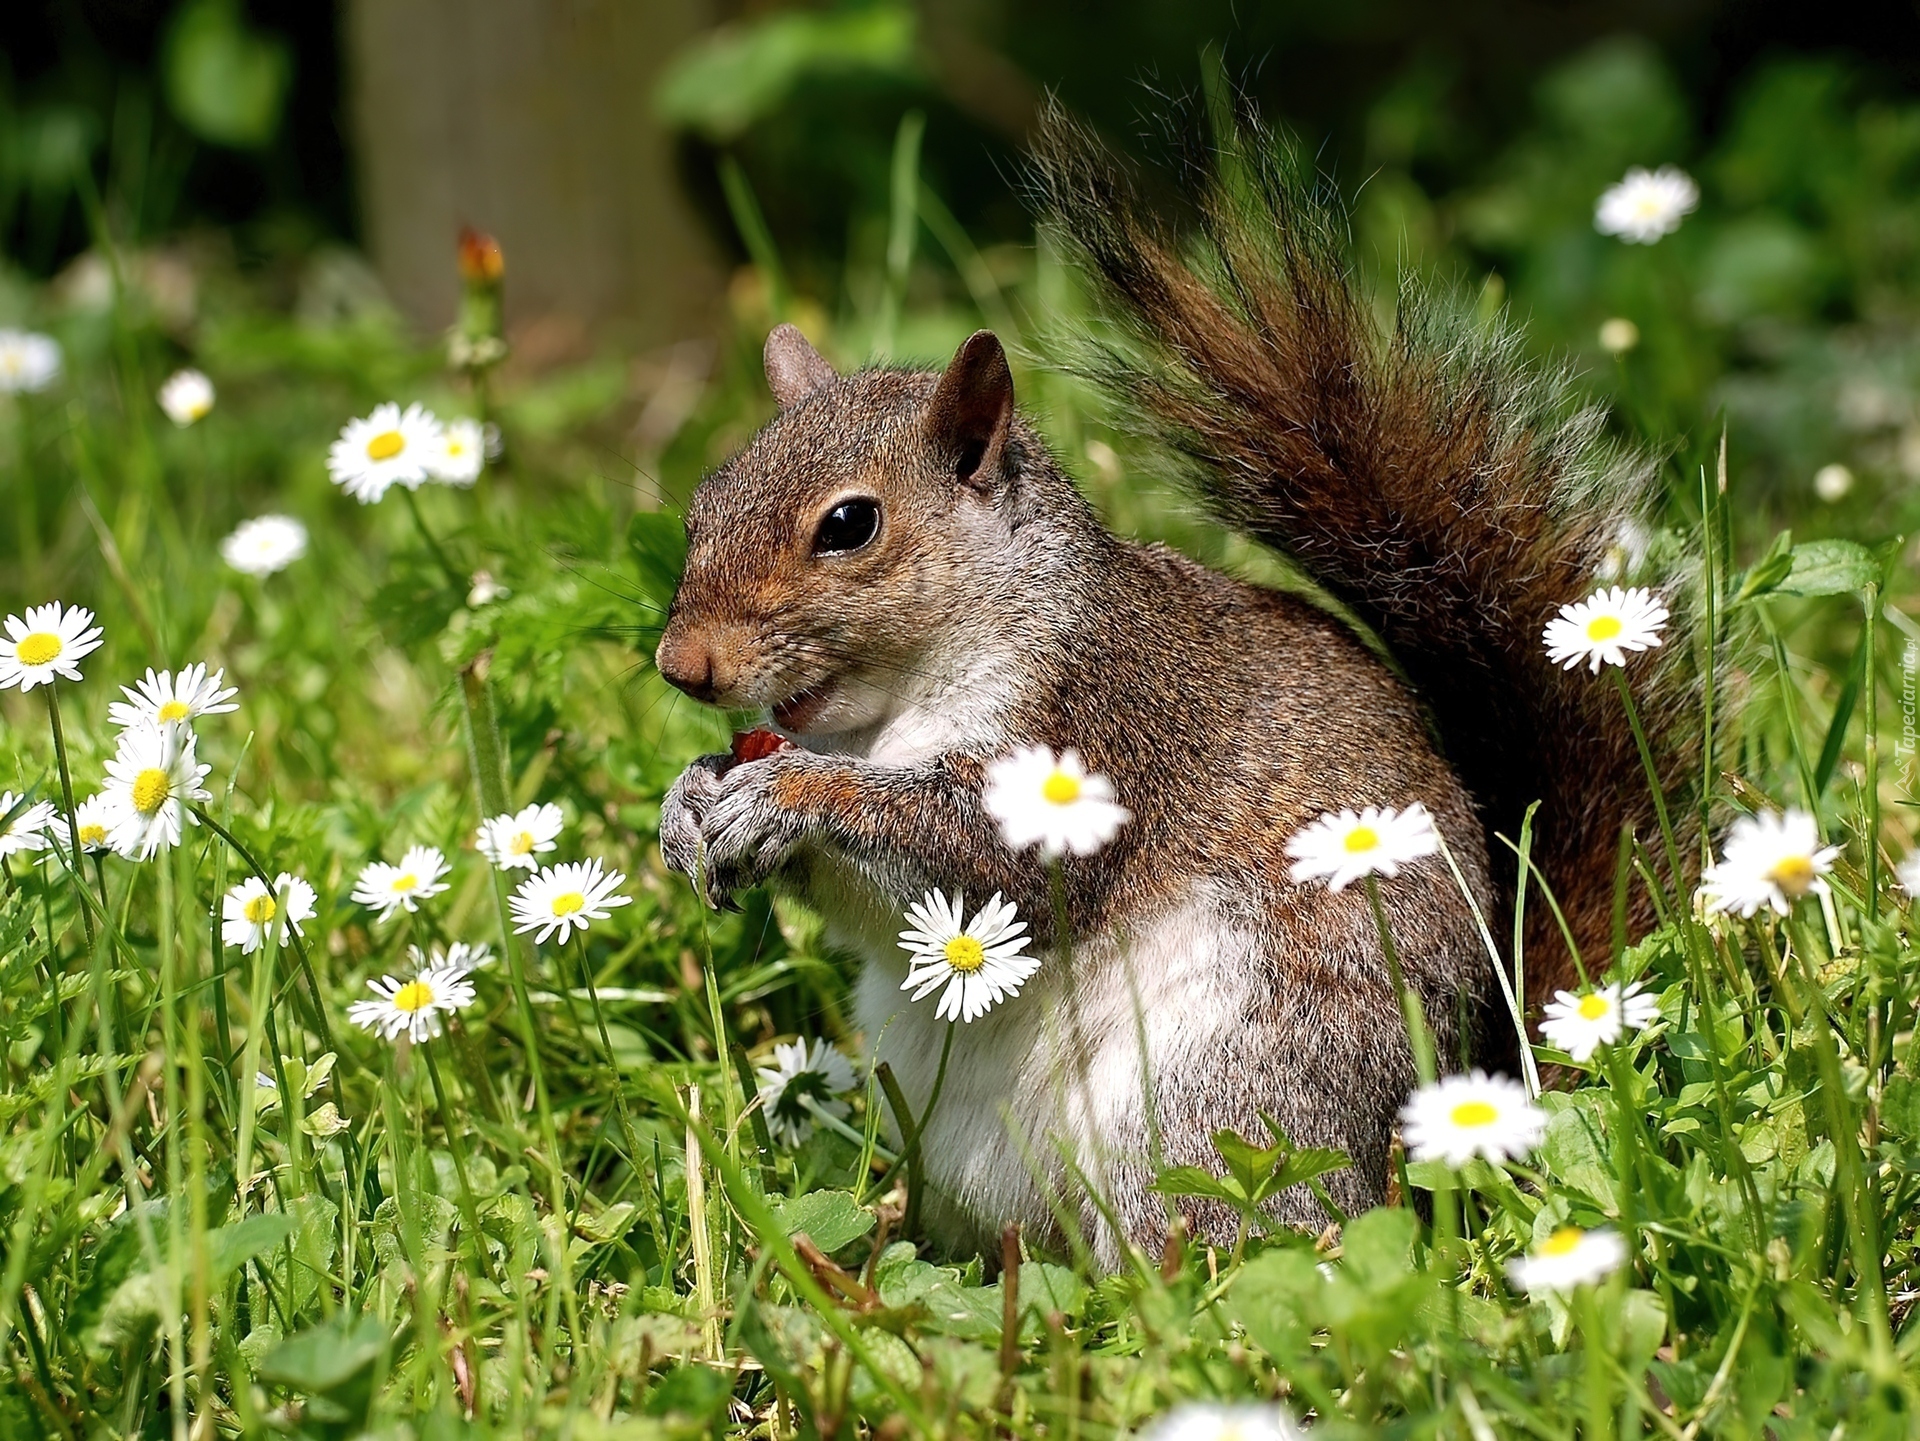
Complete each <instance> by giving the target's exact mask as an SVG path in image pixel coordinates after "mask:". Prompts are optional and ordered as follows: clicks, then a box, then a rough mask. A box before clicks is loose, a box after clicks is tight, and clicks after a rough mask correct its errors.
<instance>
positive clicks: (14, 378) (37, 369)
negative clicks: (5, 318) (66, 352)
mask: <svg viewBox="0 0 1920 1441" xmlns="http://www.w3.org/2000/svg"><path fill="white" fill-rule="evenodd" d="M59 378H60V342H59V341H57V340H55V339H54V338H53V337H52V336H51V335H40V334H37V333H36V332H34V331H31V330H0V395H26V394H31V393H33V392H36V391H41V390H45V389H46V388H47V387H48V386H50V385H52V384H53V383H54V381H56V380H58V379H59Z"/></svg>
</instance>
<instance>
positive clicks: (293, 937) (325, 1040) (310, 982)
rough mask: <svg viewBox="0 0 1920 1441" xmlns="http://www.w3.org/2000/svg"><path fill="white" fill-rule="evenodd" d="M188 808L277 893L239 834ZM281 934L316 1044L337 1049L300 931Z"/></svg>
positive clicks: (196, 808) (269, 891)
mask: <svg viewBox="0 0 1920 1441" xmlns="http://www.w3.org/2000/svg"><path fill="white" fill-rule="evenodd" d="M192 809H193V813H194V815H196V816H198V817H199V818H200V820H201V821H203V822H204V823H205V824H206V825H207V827H208V828H209V829H210V830H212V832H213V833H214V834H215V835H216V836H218V837H220V839H221V840H223V841H225V842H226V843H227V844H228V845H230V846H232V847H233V849H234V853H235V854H236V855H238V856H239V857H240V859H241V860H243V861H245V862H246V863H247V869H248V870H250V871H252V872H253V873H254V874H255V875H256V876H258V877H259V878H260V884H261V885H263V886H265V887H266V888H267V894H269V895H278V894H279V891H278V890H277V889H276V888H275V886H274V883H273V877H272V876H270V875H268V874H267V872H266V868H265V867H264V866H262V865H261V864H260V862H259V861H257V860H255V859H254V856H253V852H252V851H250V850H248V849H247V848H246V847H245V846H244V845H242V844H241V843H240V839H239V837H237V836H235V835H234V833H233V832H232V831H230V830H228V829H227V828H226V827H225V826H223V825H221V824H220V822H218V821H216V820H215V819H214V818H213V817H212V816H210V815H208V814H207V812H206V811H205V810H204V809H203V808H202V807H200V806H194V807H193V808H192ZM285 935H286V939H287V940H288V941H290V942H292V944H293V954H294V955H295V957H297V958H298V960H299V962H300V976H301V979H302V980H304V981H305V982H306V983H307V990H308V992H309V994H310V996H311V999H312V1010H311V1012H310V1014H309V1015H308V1017H307V1020H308V1023H309V1024H311V1025H312V1027H313V1033H314V1034H315V1035H316V1036H318V1037H319V1038H320V1044H321V1046H322V1047H323V1048H324V1049H326V1050H329V1051H337V1050H338V1049H339V1048H338V1047H337V1046H335V1045H334V1043H333V1027H332V1026H331V1025H330V1024H329V1023H328V1021H327V1002H326V998H325V997H324V996H322V995H321V994H320V980H319V978H318V977H317V976H315V975H314V973H313V964H312V962H310V961H309V960H308V959H307V948H306V946H305V945H303V944H302V943H301V940H300V933H299V932H298V931H297V930H295V929H294V928H293V927H292V926H291V925H289V926H287V927H286V930H285Z"/></svg>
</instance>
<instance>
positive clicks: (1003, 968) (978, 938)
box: [900, 891, 1040, 1021]
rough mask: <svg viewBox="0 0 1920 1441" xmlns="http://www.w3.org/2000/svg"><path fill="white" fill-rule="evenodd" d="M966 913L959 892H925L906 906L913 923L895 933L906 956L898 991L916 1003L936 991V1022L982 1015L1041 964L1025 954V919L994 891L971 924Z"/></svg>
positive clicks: (1017, 988)
mask: <svg viewBox="0 0 1920 1441" xmlns="http://www.w3.org/2000/svg"><path fill="white" fill-rule="evenodd" d="M965 914H966V898H965V897H964V896H963V895H961V894H959V893H958V892H956V893H955V894H954V896H953V899H952V900H948V899H947V897H946V895H945V893H943V892H941V891H928V892H927V894H926V895H925V897H923V898H922V899H921V900H920V901H918V902H916V903H914V904H913V905H910V906H908V907H907V915H906V919H907V920H908V921H910V922H911V923H912V924H911V925H910V926H909V927H908V928H907V929H906V930H904V931H902V932H901V933H900V949H902V950H903V951H905V952H907V956H908V960H907V978H906V979H905V980H904V981H902V982H901V983H900V989H901V990H903V991H910V992H911V993H912V996H911V999H913V1000H916V1001H918V1000H922V999H924V998H925V997H927V996H929V995H932V994H933V992H935V991H940V992H941V995H940V1001H939V1004H938V1005H937V1007H936V1008H935V1010H934V1014H935V1015H936V1016H937V1017H939V1018H940V1019H941V1020H948V1021H954V1020H958V1021H971V1020H974V1019H976V1018H978V1017H980V1016H984V1015H985V1014H986V1013H987V1012H988V1011H989V1010H991V1009H992V1008H993V1007H994V1006H996V1005H998V1004H999V1003H1000V1002H1001V1001H1003V1000H1006V999H1008V998H1009V997H1011V996H1017V995H1018V994H1019V993H1020V988H1021V987H1022V986H1023V985H1025V984H1026V983H1027V978H1028V977H1030V976H1031V975H1032V974H1033V973H1034V972H1035V971H1037V970H1038V969H1039V968H1040V962H1039V961H1038V960H1037V959H1035V958H1034V957H1032V956H1029V955H1027V954H1026V953H1025V951H1026V947H1027V945H1028V936H1027V926H1026V922H1024V921H1020V920H1017V919H1016V917H1017V915H1018V911H1017V910H1016V909H1015V907H1014V906H1013V904H1012V902H1010V901H1005V900H1002V899H1001V896H1000V893H999V892H998V891H996V892H994V895H993V899H992V900H990V901H988V902H987V903H986V905H984V906H982V907H981V908H980V911H979V913H978V914H977V915H975V916H974V918H973V920H972V922H971V923H966V924H963V923H962V919H961V918H962V917H963V916H964V915H965ZM943 987H944V989H942V988H943Z"/></svg>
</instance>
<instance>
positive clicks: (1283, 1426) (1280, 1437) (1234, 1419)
mask: <svg viewBox="0 0 1920 1441" xmlns="http://www.w3.org/2000/svg"><path fill="white" fill-rule="evenodd" d="M1299 1437H1300V1428H1299V1427H1297V1426H1295V1425H1294V1423H1293V1418H1292V1417H1290V1416H1288V1415H1287V1413H1286V1412H1285V1411H1282V1410H1281V1409H1280V1408H1279V1407H1278V1406H1263V1405H1261V1404H1259V1403H1258V1402H1254V1401H1188V1402H1184V1403H1183V1404H1181V1405H1179V1406H1176V1407H1174V1408H1173V1409H1172V1410H1171V1411H1169V1412H1167V1414H1166V1415H1164V1416H1162V1417H1161V1418H1160V1419H1159V1420H1158V1421H1155V1422H1154V1423H1153V1424H1152V1425H1151V1426H1149V1427H1148V1428H1147V1429H1146V1430H1145V1431H1142V1432H1141V1433H1140V1441H1299Z"/></svg>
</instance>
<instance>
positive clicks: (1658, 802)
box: [1611, 666, 1686, 905]
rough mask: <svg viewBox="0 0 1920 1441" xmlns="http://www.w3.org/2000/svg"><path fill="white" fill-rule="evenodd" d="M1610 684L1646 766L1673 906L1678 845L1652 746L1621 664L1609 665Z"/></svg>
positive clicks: (1682, 888)
mask: <svg viewBox="0 0 1920 1441" xmlns="http://www.w3.org/2000/svg"><path fill="white" fill-rule="evenodd" d="M1611 669H1612V671H1613V683H1614V686H1615V687H1616V688H1617V689H1618V690H1619V692H1620V704H1621V705H1623V706H1624V707H1626V711H1627V724H1628V725H1629V726H1631V727H1632V728H1633V743H1634V744H1635V745H1637V746H1638V747H1639V748H1640V764H1641V765H1643V766H1645V767H1646V771H1647V789H1648V790H1649V791H1650V792H1651V793H1652V795H1653V811H1654V814H1655V815H1656V816H1658V817H1659V819H1660V838H1661V839H1662V840H1663V841H1665V842H1666V847H1667V868H1668V870H1669V871H1670V872H1671V873H1672V876H1673V895H1674V902H1675V904H1676V905H1677V904H1678V903H1679V902H1680V899H1681V898H1682V897H1683V896H1685V895H1686V882H1685V881H1684V880H1683V879H1682V872H1681V870H1680V847H1679V846H1678V845H1677V844H1676V843H1675V841H1674V838H1673V820H1672V818H1671V817H1670V816H1668V814H1667V794H1666V792H1665V791H1664V790H1663V789H1661V786H1660V770H1659V768H1658V767H1657V766H1655V765H1654V763H1653V747H1652V746H1650V745H1648V744H1647V733H1646V731H1645V730H1644V729H1642V728H1641V725H1640V711H1639V709H1638V708H1637V707H1636V706H1635V705H1634V703H1633V690H1632V688H1631V687H1630V686H1628V685H1627V672H1626V668H1625V667H1624V666H1613V667H1612V668H1611Z"/></svg>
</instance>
